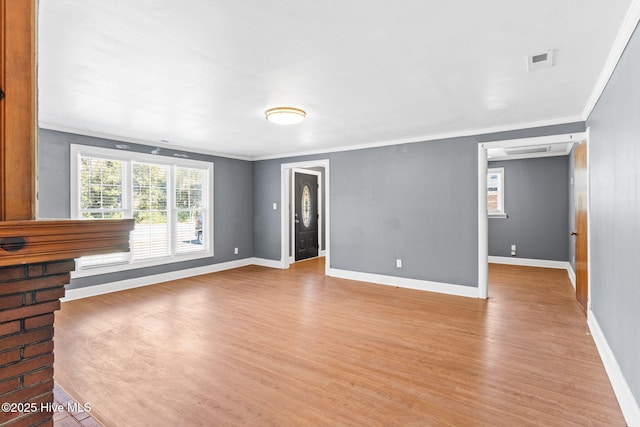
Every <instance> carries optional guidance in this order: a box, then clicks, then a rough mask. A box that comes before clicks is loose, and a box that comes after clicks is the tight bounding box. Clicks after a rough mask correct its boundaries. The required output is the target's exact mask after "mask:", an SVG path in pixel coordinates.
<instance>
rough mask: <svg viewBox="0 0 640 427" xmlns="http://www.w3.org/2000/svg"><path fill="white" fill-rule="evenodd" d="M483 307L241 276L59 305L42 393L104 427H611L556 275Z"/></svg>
mask: <svg viewBox="0 0 640 427" xmlns="http://www.w3.org/2000/svg"><path fill="white" fill-rule="evenodd" d="M489 271H490V282H489V283H490V284H489V292H490V296H491V298H490V299H489V300H486V301H485V300H477V299H471V298H463V297H455V296H446V295H439V294H434V293H428V292H421V291H415V290H409V289H400V288H394V287H389V286H382V285H373V284H367V283H362V282H354V281H348V280H342V279H335V278H328V277H325V276H324V275H323V273H324V264H323V260H322V259H318V260H312V261H306V262H302V263H298V264H294V265H293V266H292V268H291V269H290V270H284V271H283V270H274V269H268V268H263V267H257V266H252V267H245V268H240V269H236V270H231V271H227V272H222V273H215V274H209V275H204V276H199V277H195V278H190V279H184V280H179V281H174V282H168V283H164V284H159V285H154V286H149V287H145V288H139V289H134V290H130V291H123V292H118V293H113V294H108V295H103V296H99V297H93V298H87V299H83V300H77V301H71V302H66V303H63V304H62V309H61V311H60V312H58V313H57V314H56V322H55V327H56V331H55V354H56V361H55V379H56V381H57V382H58V383H59V384H60V385H61V386H62V388H63V389H65V390H66V391H67V392H68V393H69V394H70V395H71V396H72V397H74V398H75V399H76V400H77V401H78V402H80V403H85V402H88V403H90V404H91V405H92V408H93V410H92V415H93V416H95V417H96V418H97V419H98V420H100V421H101V422H103V423H104V424H105V425H107V426H127V427H131V426H237V425H250V426H306V425H311V426H316V425H317V426H378V425H380V426H383V425H384V426H473V425H492V426H496V425H498V426H525V425H532V426H533V425H536V426H537V425H543V426H556V425H557V426H571V425H575V426H590V425H593V426H624V425H625V423H624V419H623V417H622V414H621V412H620V409H619V407H618V404H617V402H616V400H615V397H614V394H613V391H612V389H611V386H610V384H609V382H608V379H607V376H606V374H605V371H604V368H603V366H602V363H601V361H600V359H599V357H598V354H597V351H596V348H595V345H594V343H593V341H592V339H591V336H590V335H589V331H588V328H587V326H586V322H585V317H584V314H583V313H582V311H581V309H580V308H579V306H578V304H577V303H576V302H575V297H574V296H573V288H572V287H571V284H570V283H569V281H568V279H567V276H566V272H564V271H561V270H550V269H541V268H529V267H517V266H504V265H491V266H490V269H489Z"/></svg>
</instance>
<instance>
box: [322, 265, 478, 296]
mask: <svg viewBox="0 0 640 427" xmlns="http://www.w3.org/2000/svg"><path fill="white" fill-rule="evenodd" d="M328 275H329V276H331V277H339V278H341V279H349V280H357V281H359V282H369V283H376V284H378V285H388V286H397V287H400V288H409V289H417V290H420V291H427V292H437V293H440V294H447V295H456V296H461V297H469V298H478V288H477V287H471V286H462V285H454V284H450V283H440V282H430V281H427V280H416V279H407V278H405V277H396V276H385V275H382V274H372V273H361V272H358V271H349V270H340V269H337V268H330V269H329V273H328Z"/></svg>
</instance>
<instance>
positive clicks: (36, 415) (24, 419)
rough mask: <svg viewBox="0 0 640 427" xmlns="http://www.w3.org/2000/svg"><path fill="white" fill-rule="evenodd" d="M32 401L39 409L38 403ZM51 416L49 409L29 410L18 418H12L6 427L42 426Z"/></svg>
mask: <svg viewBox="0 0 640 427" xmlns="http://www.w3.org/2000/svg"><path fill="white" fill-rule="evenodd" d="M30 403H31V402H30ZM33 403H35V405H36V407H37V408H38V409H40V403H37V402H35V401H34V402H33ZM12 415H17V414H12ZM52 418H53V413H51V412H50V411H42V412H41V411H40V410H38V411H36V412H30V413H28V414H24V415H22V416H20V417H19V418H14V420H12V421H11V422H10V423H8V424H6V427H32V426H36V425H37V426H38V427H42V426H46V425H47V424H46V422H47V420H51V419H52ZM43 423H44V424H43ZM2 425H3V426H4V425H5V424H2ZM49 425H51V424H49Z"/></svg>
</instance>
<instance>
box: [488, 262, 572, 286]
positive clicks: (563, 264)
mask: <svg viewBox="0 0 640 427" xmlns="http://www.w3.org/2000/svg"><path fill="white" fill-rule="evenodd" d="M489 263H492V264H507V265H521V266H524V267H542V268H557V269H559V270H567V275H568V276H569V280H570V281H571V284H572V285H573V288H574V289H575V287H576V274H575V272H574V271H573V268H572V267H571V264H570V263H569V262H568V261H552V260H547V259H533V258H515V257H508V256H489Z"/></svg>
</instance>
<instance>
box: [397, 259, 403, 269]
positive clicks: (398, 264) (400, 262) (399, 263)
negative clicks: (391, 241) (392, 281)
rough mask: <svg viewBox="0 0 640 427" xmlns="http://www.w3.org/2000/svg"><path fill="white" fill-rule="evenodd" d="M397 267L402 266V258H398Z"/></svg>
mask: <svg viewBox="0 0 640 427" xmlns="http://www.w3.org/2000/svg"><path fill="white" fill-rule="evenodd" d="M396 268H402V260H401V259H400V258H398V259H397V260H396Z"/></svg>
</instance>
